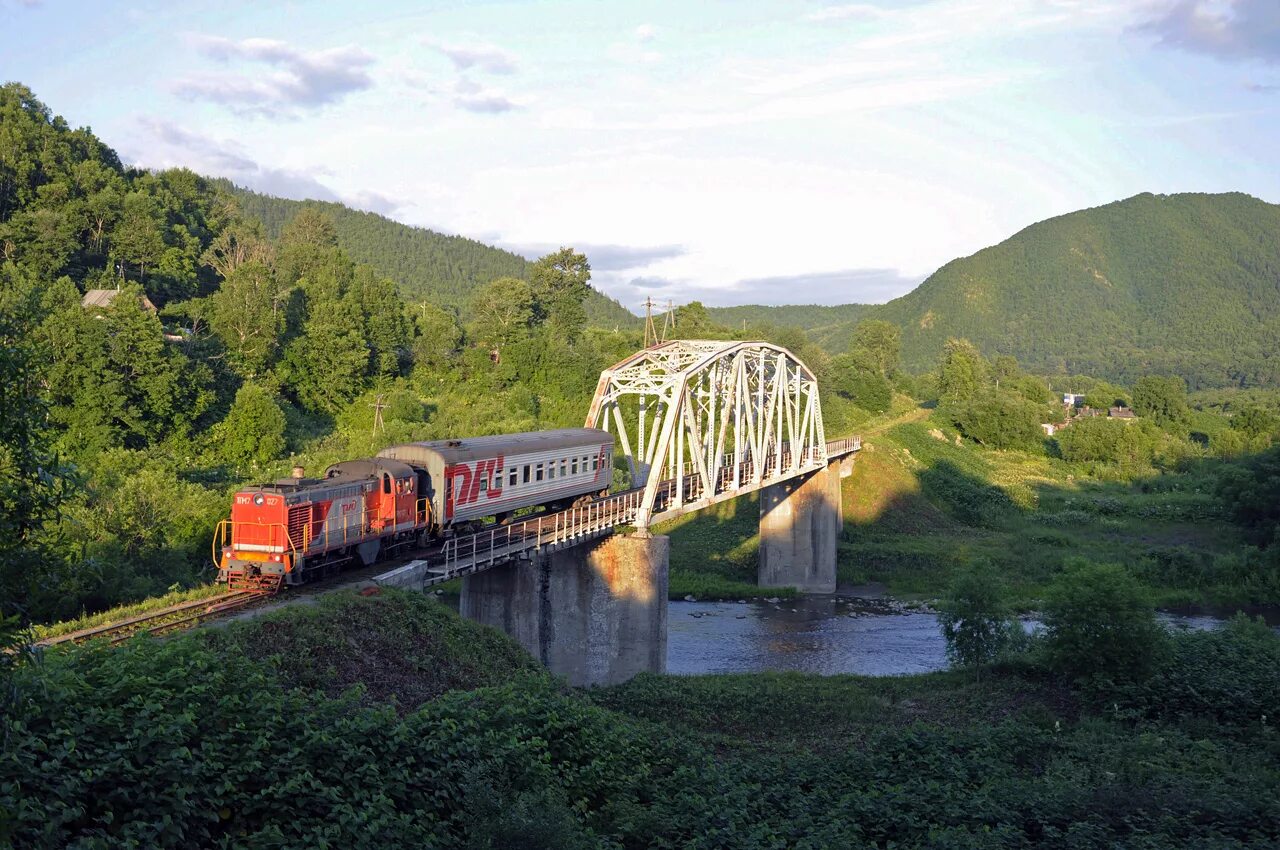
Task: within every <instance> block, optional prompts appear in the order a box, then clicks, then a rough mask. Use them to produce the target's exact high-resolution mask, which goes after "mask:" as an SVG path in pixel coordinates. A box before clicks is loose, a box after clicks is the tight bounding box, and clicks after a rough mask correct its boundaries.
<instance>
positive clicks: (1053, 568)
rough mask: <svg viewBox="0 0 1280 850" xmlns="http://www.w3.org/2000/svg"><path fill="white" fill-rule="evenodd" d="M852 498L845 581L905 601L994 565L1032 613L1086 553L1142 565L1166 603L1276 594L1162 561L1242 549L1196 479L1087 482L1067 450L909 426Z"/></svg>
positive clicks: (891, 432) (1206, 565) (870, 467)
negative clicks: (882, 589) (980, 565)
mask: <svg viewBox="0 0 1280 850" xmlns="http://www.w3.org/2000/svg"><path fill="white" fill-rule="evenodd" d="M844 496H845V517H846V525H845V533H844V540H843V541H842V543H841V546H840V550H839V558H838V560H839V571H840V577H841V580H842V581H867V580H872V581H880V582H884V583H886V584H887V585H888V587H889V589H890V592H892V593H894V594H896V595H901V596H920V595H924V596H929V595H937V594H938V593H940V592H941V591H942V589H943V588H944V587H945V586H946V584H947V582H948V581H949V579H950V576H951V575H952V574H953V572H954V570H955V569H956V568H957V567H958V566H962V565H966V564H971V563H974V562H979V561H987V562H990V563H991V564H993V565H994V566H995V567H996V568H997V569H998V570H1000V571H1001V573H1002V575H1003V576H1004V577H1005V579H1006V580H1007V582H1008V583H1009V585H1010V589H1011V591H1012V592H1013V595H1014V596H1015V598H1016V601H1017V603H1018V604H1019V606H1020V607H1024V608H1026V607H1032V606H1034V605H1035V604H1036V602H1037V599H1038V597H1039V596H1040V594H1041V593H1042V592H1043V589H1044V587H1045V585H1046V584H1047V583H1048V582H1049V581H1050V580H1051V579H1052V578H1053V576H1054V575H1055V574H1056V573H1057V572H1058V571H1060V570H1061V569H1062V566H1063V564H1064V563H1065V562H1066V561H1067V560H1068V559H1071V558H1084V559H1088V560H1094V561H1107V562H1116V563H1121V564H1125V565H1126V566H1129V567H1130V568H1131V569H1134V570H1135V572H1137V573H1138V574H1139V575H1140V576H1141V577H1142V578H1143V580H1144V581H1146V582H1147V583H1148V585H1149V586H1150V589H1151V591H1152V593H1153V596H1154V598H1155V600H1156V601H1157V602H1158V603H1159V604H1162V605H1177V604H1184V603H1194V602H1199V603H1215V602H1231V603H1236V602H1247V601H1267V600H1250V599H1249V598H1248V596H1249V593H1248V591H1247V590H1246V589H1244V588H1241V587H1238V586H1232V585H1224V584H1221V583H1219V584H1214V583H1213V581H1212V579H1210V580H1209V581H1207V582H1200V583H1194V582H1193V583H1188V582H1186V581H1185V580H1183V579H1182V578H1178V577H1175V576H1174V575H1173V574H1172V573H1171V572H1170V571H1167V570H1166V571H1161V570H1160V569H1158V568H1154V567H1153V566H1152V565H1158V564H1164V563H1169V562H1176V563H1178V564H1181V565H1184V566H1185V565H1186V564H1188V563H1190V564H1192V565H1198V567H1199V568H1200V571H1201V572H1203V573H1205V574H1206V575H1211V574H1212V572H1213V570H1212V565H1213V564H1214V562H1215V559H1218V558H1222V557H1226V556H1230V555H1231V554H1232V553H1238V552H1239V551H1240V548H1241V546H1242V540H1241V538H1240V535H1239V533H1238V531H1237V530H1236V529H1235V528H1234V527H1233V526H1231V525H1230V524H1228V523H1225V522H1223V521H1222V517H1221V509H1220V507H1219V505H1218V503H1217V501H1216V500H1215V498H1214V497H1213V496H1212V495H1211V493H1210V492H1209V488H1208V486H1207V485H1206V483H1205V481H1204V480H1202V479H1201V477H1199V476H1198V475H1196V474H1195V473H1186V474H1182V473H1167V474H1164V475H1156V476H1154V477H1151V478H1148V479H1143V480H1138V481H1134V482H1129V481H1123V480H1119V481H1098V480H1089V479H1083V478H1082V477H1081V476H1080V470H1079V469H1077V468H1074V467H1072V466H1071V465H1069V464H1067V463H1065V462H1063V461H1061V460H1058V459H1055V458H1051V457H1047V456H1043V455H1037V454H1031V453H1028V452H1017V451H991V450H987V449H982V448H980V447H977V446H974V445H972V444H969V443H963V442H962V443H959V444H957V442H956V440H955V439H954V435H952V434H948V433H946V432H945V431H944V430H943V429H939V428H936V427H934V426H932V425H931V424H930V423H907V424H902V425H898V426H896V427H893V428H891V429H888V430H887V431H886V432H885V433H883V434H881V435H879V436H876V437H872V438H870V439H869V440H867V441H866V444H865V447H864V450H863V452H862V453H861V454H860V455H859V457H858V459H857V462H856V463H855V465H854V474H853V476H852V477H850V478H849V479H846V481H845V489H844ZM1184 572H1189V573H1194V572H1196V570H1195V569H1190V570H1187V569H1184Z"/></svg>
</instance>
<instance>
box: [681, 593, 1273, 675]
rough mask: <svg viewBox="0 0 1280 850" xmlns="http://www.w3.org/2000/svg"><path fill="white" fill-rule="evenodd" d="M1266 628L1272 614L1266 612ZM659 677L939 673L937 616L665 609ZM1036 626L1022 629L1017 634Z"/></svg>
mask: <svg viewBox="0 0 1280 850" xmlns="http://www.w3.org/2000/svg"><path fill="white" fill-rule="evenodd" d="M1229 613H1230V612H1190V611H1185V612H1161V614H1160V618H1161V619H1162V620H1163V621H1164V622H1165V623H1166V624H1167V625H1169V626H1171V627H1173V628H1189V629H1212V628H1217V627H1218V626H1220V625H1221V624H1222V622H1223V619H1222V618H1223V617H1224V616H1227V615H1229ZM1265 616H1267V619H1268V621H1269V622H1271V624H1272V625H1273V626H1274V625H1278V624H1280V614H1278V612H1276V611H1274V610H1273V611H1270V612H1266V614H1265ZM668 617H669V619H668V627H667V672H668V673H675V674H685V675H688V674H695V673H756V672H761V671H765V670H796V671H801V672H805V673H822V674H833V673H860V674H863V675H868V676H895V675H902V674H906V673H927V672H929V671H932V670H941V669H944V668H946V666H947V656H946V644H945V643H944V642H943V639H942V633H941V632H940V631H939V629H938V620H937V616H936V615H935V614H934V613H933V612H931V611H929V610H928V609H927V608H919V609H912V608H910V607H908V606H904V605H902V604H900V603H896V602H894V601H892V600H887V599H862V598H857V597H850V596H843V597H842V596H807V597H801V598H798V599H783V600H780V601H777V602H765V601H746V602H674V601H673V602H672V603H671V607H670V609H669V614H668ZM1038 626H1039V624H1038V623H1037V622H1036V621H1035V620H1032V619H1026V620H1024V621H1023V628H1025V629H1027V630H1029V631H1030V630H1034V629H1036V628H1038Z"/></svg>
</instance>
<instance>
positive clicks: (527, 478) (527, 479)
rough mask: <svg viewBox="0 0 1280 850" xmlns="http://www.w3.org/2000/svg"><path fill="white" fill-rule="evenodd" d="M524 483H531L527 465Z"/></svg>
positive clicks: (527, 465) (525, 466) (526, 465)
mask: <svg viewBox="0 0 1280 850" xmlns="http://www.w3.org/2000/svg"><path fill="white" fill-rule="evenodd" d="M524 483H525V484H528V483H529V464H527V463H526V464H525V465H524Z"/></svg>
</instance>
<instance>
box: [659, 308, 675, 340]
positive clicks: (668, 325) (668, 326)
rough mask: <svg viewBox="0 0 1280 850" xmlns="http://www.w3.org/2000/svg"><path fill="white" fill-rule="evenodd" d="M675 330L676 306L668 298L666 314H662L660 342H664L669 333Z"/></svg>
mask: <svg viewBox="0 0 1280 850" xmlns="http://www.w3.org/2000/svg"><path fill="white" fill-rule="evenodd" d="M675 329H676V305H675V303H674V302H673V301H672V300H671V299H670V298H668V299H667V312H666V313H663V314H662V341H663V342H666V341H667V339H668V338H669V337H668V334H669V332H670V331H674V330H675Z"/></svg>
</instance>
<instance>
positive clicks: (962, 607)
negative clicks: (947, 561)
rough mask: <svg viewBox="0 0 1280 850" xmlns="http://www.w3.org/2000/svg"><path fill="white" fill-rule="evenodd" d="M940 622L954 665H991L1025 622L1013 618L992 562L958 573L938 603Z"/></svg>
mask: <svg viewBox="0 0 1280 850" xmlns="http://www.w3.org/2000/svg"><path fill="white" fill-rule="evenodd" d="M938 625H939V627H940V628H941V629H942V636H943V638H945V639H946V641H947V657H948V658H949V659H951V663H952V664H956V665H960V666H962V667H976V666H978V665H981V664H989V663H990V662H992V661H994V660H996V659H997V658H998V657H1000V655H1001V654H1002V653H1004V652H1007V651H1008V650H1009V649H1010V648H1012V647H1013V646H1014V645H1016V643H1017V642H1018V639H1019V638H1020V637H1021V635H1022V624H1021V623H1019V622H1018V621H1017V620H1016V619H1014V618H1013V616H1012V612H1011V610H1010V609H1009V603H1008V599H1007V597H1006V592H1005V589H1004V585H1003V583H1002V582H1001V581H1000V579H999V576H998V575H997V574H996V572H995V567H994V566H992V565H991V564H990V563H986V564H977V565H974V566H972V567H970V568H968V569H965V570H963V571H961V572H960V573H958V574H957V575H956V577H955V578H954V579H952V581H951V584H950V586H949V587H948V588H947V592H946V595H945V596H943V598H942V599H941V600H940V601H939V603H938Z"/></svg>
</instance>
